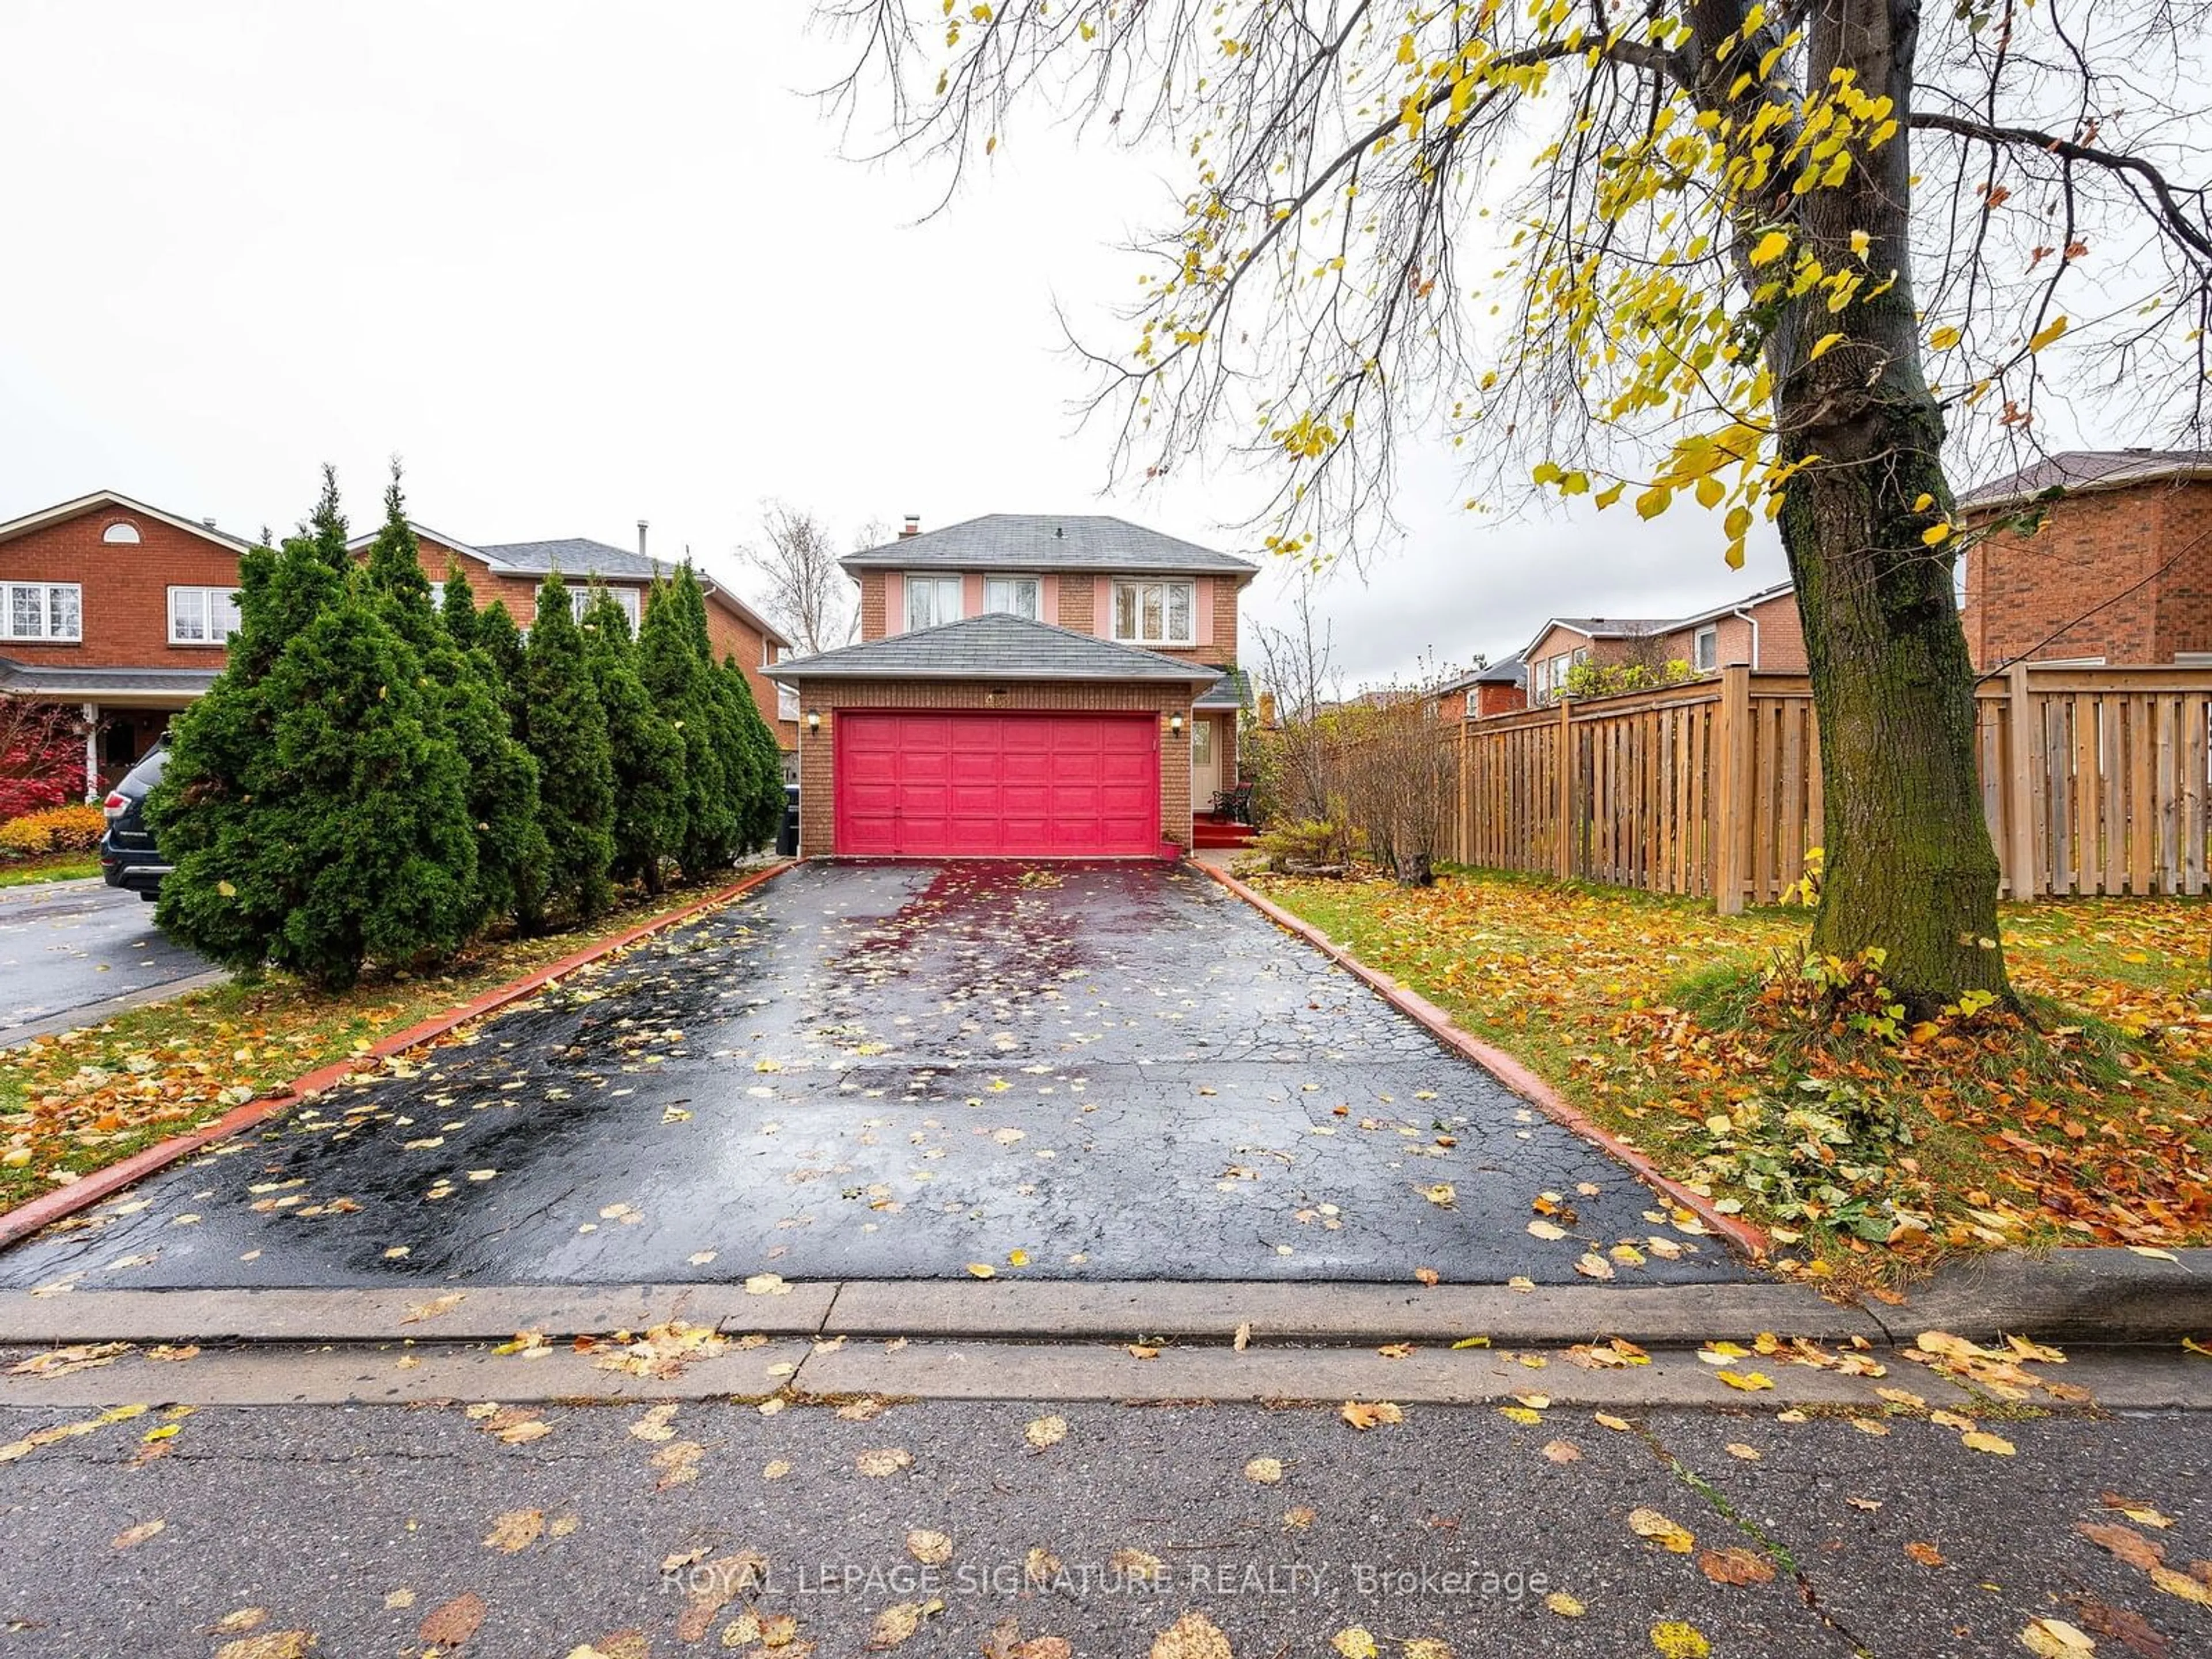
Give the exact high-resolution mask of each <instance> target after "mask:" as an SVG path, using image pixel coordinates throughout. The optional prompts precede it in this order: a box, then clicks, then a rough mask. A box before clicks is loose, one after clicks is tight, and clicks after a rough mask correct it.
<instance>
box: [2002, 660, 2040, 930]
mask: <svg viewBox="0 0 2212 1659" xmlns="http://www.w3.org/2000/svg"><path fill="white" fill-rule="evenodd" d="M2005 708H2006V714H2007V717H2008V719H2009V720H2011V722H2012V745H2011V747H2012V754H2011V757H2010V758H2011V762H2012V764H2011V766H2010V768H2009V769H2008V771H2009V775H2008V777H2007V778H2006V779H2005V841H2006V842H2007V843H2008V844H2007V846H2006V847H2005V848H2004V849H2003V851H2004V855H2005V861H2006V862H2007V863H2008V864H2009V865H2011V866H2012V867H2011V868H2010V869H2009V870H2008V871H2006V872H2005V874H2006V876H2007V877H2008V878H2009V879H2010V881H2011V883H2012V896H2013V898H2014V899H2015V901H2016V902H2020V903H2023V904H2024V903H2026V902H2028V901H2029V900H2031V899H2033V898H2034V897H2035V896H2036V889H2037V887H2038V886H2039V883H2038V881H2037V880H2036V872H2035V776H2036V774H2037V772H2038V771H2039V769H2041V767H2042V763H2043V722H2042V721H2041V720H2039V719H2038V718H2037V715H2036V708H2035V702H2034V699H2033V697H2031V696H2029V695H2028V690H2027V664H2026V663H2025V662H2016V663H2015V664H2013V665H2012V666H2011V667H2009V668H2008V669H2007V670H2006V671H2005Z"/></svg>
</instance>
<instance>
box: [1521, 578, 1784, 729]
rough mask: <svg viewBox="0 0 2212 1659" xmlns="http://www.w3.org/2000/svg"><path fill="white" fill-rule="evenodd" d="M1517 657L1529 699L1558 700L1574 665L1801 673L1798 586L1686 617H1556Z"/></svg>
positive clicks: (1772, 590) (1779, 588) (1779, 586)
mask: <svg viewBox="0 0 2212 1659" xmlns="http://www.w3.org/2000/svg"><path fill="white" fill-rule="evenodd" d="M1521 655H1522V659H1524V660H1525V661H1526V662H1527V664H1528V701H1529V702H1532V703H1547V702H1556V701H1557V700H1558V698H1559V690H1560V688H1561V687H1562V686H1564V685H1565V684H1566V679H1567V675H1568V673H1569V671H1571V670H1572V669H1573V668H1574V666H1575V665H1577V663H1585V662H1596V663H1627V662H1641V663H1644V664H1645V665H1648V666H1650V667H1652V668H1657V667H1660V666H1661V665H1663V664H1666V663H1670V662H1684V663H1687V664H1688V665H1690V669H1691V671H1692V673H1694V674H1699V675H1705V674H1715V673H1718V672H1719V671H1721V670H1722V669H1723V668H1726V667H1728V666H1729V665H1732V664H1736V663H1744V664H1748V665H1750V666H1751V667H1753V668H1762V669H1766V670H1769V671H1778V672H1784V673H1793V674H1802V673H1803V672H1804V671H1805V629H1804V624H1803V623H1802V622H1801V621H1800V620H1799V618H1798V615H1797V595H1796V590H1795V589H1794V588H1793V587H1792V586H1790V584H1789V583H1788V582H1780V583H1778V584H1776V585H1775V586H1772V587H1765V588H1761V589H1760V590H1759V592H1756V593H1752V594H1747V595H1746V596H1745V597H1744V598H1742V599H1737V600H1735V601H1734V602H1732V603H1730V604H1728V605H1714V606H1712V607H1711V608H1710V609H1709V610H1705V611H1697V612H1695V613H1694V614H1692V615H1691V616H1687V617H1553V618H1552V619H1551V620H1550V621H1548V622H1547V623H1545V624H1544V625H1543V627H1542V628H1541V629H1538V630H1537V633H1536V637H1535V638H1534V640H1533V641H1530V642H1529V644H1528V647H1527V648H1526V649H1525V650H1523V651H1522V653H1521Z"/></svg>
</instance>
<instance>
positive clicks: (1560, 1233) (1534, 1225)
mask: <svg viewBox="0 0 2212 1659" xmlns="http://www.w3.org/2000/svg"><path fill="white" fill-rule="evenodd" d="M1528 1231H1529V1232H1530V1233H1531V1234H1532V1235H1534V1237H1538V1238H1541V1239H1547V1240H1550V1239H1559V1238H1565V1237H1566V1236H1567V1230H1566V1229H1565V1227H1562V1226H1559V1225H1557V1224H1555V1223H1553V1222H1549V1221H1542V1220H1538V1221H1532V1222H1530V1223H1529V1224H1528Z"/></svg>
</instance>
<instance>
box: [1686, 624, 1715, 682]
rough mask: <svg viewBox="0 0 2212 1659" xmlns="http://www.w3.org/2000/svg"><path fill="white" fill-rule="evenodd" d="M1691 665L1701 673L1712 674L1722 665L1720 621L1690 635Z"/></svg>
mask: <svg viewBox="0 0 2212 1659" xmlns="http://www.w3.org/2000/svg"><path fill="white" fill-rule="evenodd" d="M1690 658H1691V663H1690V665H1691V666H1692V667H1693V668H1695V669H1696V670H1697V671H1698V672H1699V673H1700V674H1710V673H1711V672H1712V671H1713V670H1715V669H1716V668H1717V667H1719V666H1720V665H1721V630H1720V624H1719V623H1711V624H1709V625H1708V626H1706V627H1704V628H1700V629H1699V630H1698V631H1697V632H1696V633H1695V634H1692V635H1691V636H1690Z"/></svg>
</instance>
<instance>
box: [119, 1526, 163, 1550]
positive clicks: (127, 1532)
mask: <svg viewBox="0 0 2212 1659" xmlns="http://www.w3.org/2000/svg"><path fill="white" fill-rule="evenodd" d="M168 1524H169V1523H168V1522H166V1521H141V1522H139V1523H138V1524H137V1526H135V1527H125V1528H124V1529H123V1530H122V1531H121V1532H118V1533H117V1534H115V1536H114V1538H113V1539H112V1540H111V1542H112V1543H113V1544H114V1546H115V1547H116V1548H117V1549H119V1550H127V1549H129V1548H130V1547H131V1546H132V1545H133V1544H143V1543H144V1542H145V1541H147V1540H148V1539H149V1538H151V1537H152V1536H153V1535H154V1534H155V1533H157V1532H160V1531H161V1529H162V1528H165V1527H167V1525H168Z"/></svg>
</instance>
